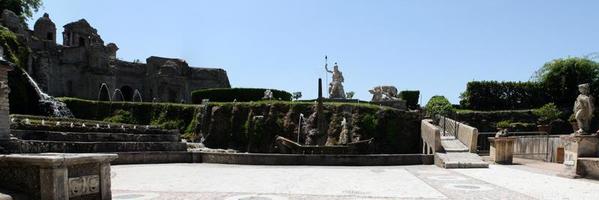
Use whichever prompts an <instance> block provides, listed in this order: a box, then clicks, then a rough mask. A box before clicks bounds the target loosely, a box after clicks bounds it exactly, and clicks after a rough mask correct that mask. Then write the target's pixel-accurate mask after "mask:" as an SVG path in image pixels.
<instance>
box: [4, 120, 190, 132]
mask: <svg viewBox="0 0 599 200" xmlns="http://www.w3.org/2000/svg"><path fill="white" fill-rule="evenodd" d="M10 129H11V130H41V131H57V132H62V131H66V132H81V133H87V132H101V133H129V134H179V130H177V129H161V128H156V127H153V126H148V125H126V126H125V125H122V127H121V126H118V125H113V126H111V127H107V125H102V126H100V127H96V126H95V125H93V124H87V125H86V126H85V127H84V126H82V124H81V123H78V124H74V125H73V126H72V127H71V126H70V123H62V124H60V125H56V124H51V123H46V124H44V125H42V124H26V123H12V122H11V124H10Z"/></svg>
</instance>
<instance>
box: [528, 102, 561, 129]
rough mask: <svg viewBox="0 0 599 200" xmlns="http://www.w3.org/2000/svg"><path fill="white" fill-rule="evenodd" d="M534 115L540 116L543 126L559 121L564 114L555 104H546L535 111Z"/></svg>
mask: <svg viewBox="0 0 599 200" xmlns="http://www.w3.org/2000/svg"><path fill="white" fill-rule="evenodd" d="M532 113H534V114H535V115H536V116H538V117H539V122H541V123H543V124H548V123H550V122H551V121H553V120H556V119H559V117H560V115H561V114H562V112H561V111H560V110H559V109H558V108H557V106H556V105H555V104H554V103H548V104H545V105H544V106H543V107H541V108H539V109H535V110H533V111H532Z"/></svg>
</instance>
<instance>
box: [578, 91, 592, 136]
mask: <svg viewBox="0 0 599 200" xmlns="http://www.w3.org/2000/svg"><path fill="white" fill-rule="evenodd" d="M578 91H579V92H580V95H578V97H577V98H576V101H575V102H574V117H576V122H577V123H578V130H577V131H576V134H587V133H589V132H590V128H591V127H590V126H591V119H592V118H593V111H594V110H595V105H594V104H593V97H592V96H590V92H591V90H590V85H589V84H588V83H585V84H581V85H578Z"/></svg>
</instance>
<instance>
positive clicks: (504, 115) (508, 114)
mask: <svg viewBox="0 0 599 200" xmlns="http://www.w3.org/2000/svg"><path fill="white" fill-rule="evenodd" d="M533 111H534V110H503V111H458V112H457V113H456V117H455V118H456V120H458V121H461V122H464V123H465V124H468V125H470V126H473V127H476V128H478V131H480V132H494V131H497V129H496V127H497V123H499V122H501V121H508V122H510V123H526V124H536V122H537V121H538V119H539V118H538V117H537V116H536V115H535V114H534V113H533Z"/></svg>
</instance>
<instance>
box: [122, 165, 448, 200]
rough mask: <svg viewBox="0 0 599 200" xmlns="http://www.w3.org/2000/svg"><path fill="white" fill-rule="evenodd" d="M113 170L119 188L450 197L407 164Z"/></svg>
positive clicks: (225, 166) (204, 191) (296, 194)
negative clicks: (399, 165) (412, 170)
mask: <svg viewBox="0 0 599 200" xmlns="http://www.w3.org/2000/svg"><path fill="white" fill-rule="evenodd" d="M113 172H114V177H113V182H112V187H113V190H116V191H118V190H124V191H154V192H158V193H165V192H172V193H191V192H196V193H235V194H239V193H241V194H252V193H258V194H278V195H285V196H292V197H294V198H292V199H302V198H303V197H304V196H325V197H344V196H350V197H359V198H365V199H366V198H429V199H430V198H437V199H438V198H444V197H445V196H443V195H442V194H441V193H439V192H437V191H436V190H435V189H434V188H432V187H430V186H429V185H427V184H426V183H424V182H423V181H422V180H420V179H418V178H417V177H415V176H413V175H411V174H410V173H409V172H408V171H406V170H405V169H404V168H401V167H391V168H382V167H305V166H289V167H279V166H243V165H216V164H214V165H213V164H166V165H130V166H114V168H113ZM115 194H118V193H115ZM324 199H329V198H324Z"/></svg>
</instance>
